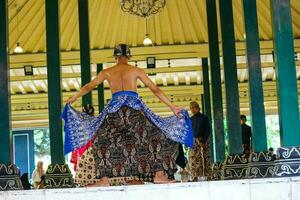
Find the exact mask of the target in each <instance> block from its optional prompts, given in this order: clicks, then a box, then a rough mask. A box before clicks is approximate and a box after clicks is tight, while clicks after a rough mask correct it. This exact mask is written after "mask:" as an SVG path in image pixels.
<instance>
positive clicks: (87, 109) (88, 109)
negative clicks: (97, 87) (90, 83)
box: [82, 104, 95, 115]
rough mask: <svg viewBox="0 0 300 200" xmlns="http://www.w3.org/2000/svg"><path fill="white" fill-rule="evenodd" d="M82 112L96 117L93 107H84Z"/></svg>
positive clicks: (87, 105)
mask: <svg viewBox="0 0 300 200" xmlns="http://www.w3.org/2000/svg"><path fill="white" fill-rule="evenodd" d="M82 112H85V113H86V114H88V115H94V113H95V109H94V107H93V106H92V105H90V104H86V105H84V106H83V108H82Z"/></svg>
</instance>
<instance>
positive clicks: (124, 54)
mask: <svg viewBox="0 0 300 200" xmlns="http://www.w3.org/2000/svg"><path fill="white" fill-rule="evenodd" d="M114 56H115V59H116V61H117V62H118V61H119V60H123V61H126V60H129V58H130V57H131V54H130V49H129V47H128V46H127V44H119V45H118V46H116V48H115V50H114Z"/></svg>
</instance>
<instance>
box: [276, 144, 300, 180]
mask: <svg viewBox="0 0 300 200" xmlns="http://www.w3.org/2000/svg"><path fill="white" fill-rule="evenodd" d="M277 155H278V160H275V176H279V177H284V176H300V147H280V148H278V150H277Z"/></svg>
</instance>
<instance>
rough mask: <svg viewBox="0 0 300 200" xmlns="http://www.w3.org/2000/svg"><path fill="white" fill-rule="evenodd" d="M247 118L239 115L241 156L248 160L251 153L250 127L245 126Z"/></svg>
mask: <svg viewBox="0 0 300 200" xmlns="http://www.w3.org/2000/svg"><path fill="white" fill-rule="evenodd" d="M246 122H247V118H246V116H245V115H241V128H242V143H243V154H244V155H246V157H247V158H248V157H249V155H250V152H251V135H252V133H251V127H250V126H249V125H247V124H246Z"/></svg>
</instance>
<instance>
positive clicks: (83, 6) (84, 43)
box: [78, 0, 92, 105]
mask: <svg viewBox="0 0 300 200" xmlns="http://www.w3.org/2000/svg"><path fill="white" fill-rule="evenodd" d="M88 2H89V1H88V0H78V16H79V42H80V67H81V85H82V86H83V85H85V84H87V83H89V82H90V81H91V64H90V36H89V11H88ZM82 104H83V105H86V104H90V105H92V92H89V93H88V94H86V95H84V96H83V97H82Z"/></svg>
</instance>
